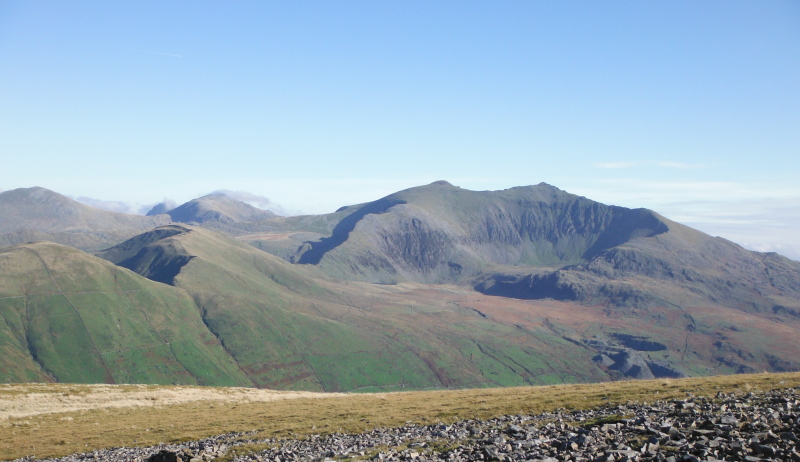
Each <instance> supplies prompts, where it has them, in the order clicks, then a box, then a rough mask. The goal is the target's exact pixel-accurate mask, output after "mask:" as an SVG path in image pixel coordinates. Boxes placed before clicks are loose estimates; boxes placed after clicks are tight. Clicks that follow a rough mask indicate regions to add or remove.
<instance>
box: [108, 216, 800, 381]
mask: <svg viewBox="0 0 800 462" xmlns="http://www.w3.org/2000/svg"><path fill="white" fill-rule="evenodd" d="M102 255H104V256H105V257H106V258H109V259H111V260H112V261H116V262H119V263H120V264H122V265H124V266H128V267H130V268H131V269H134V270H135V271H137V272H139V273H141V274H143V275H148V277H152V278H165V276H164V272H163V271H165V270H166V269H168V270H169V272H168V273H169V280H170V281H171V283H173V284H174V285H176V286H177V287H180V288H182V289H184V290H186V291H187V292H188V293H189V294H191V295H192V297H193V298H194V300H195V302H196V303H197V305H198V306H199V307H200V309H201V310H202V313H203V320H204V321H205V323H206V324H207V325H208V326H209V328H210V330H211V331H212V332H213V333H214V334H215V335H216V336H217V337H218V338H219V339H220V341H221V342H222V343H223V344H224V345H225V347H226V349H227V351H228V352H230V354H231V355H232V357H233V358H235V360H236V361H237V363H238V364H239V366H240V368H241V369H242V371H244V372H245V373H246V374H247V375H248V377H249V378H250V379H251V380H252V381H253V383H255V384H256V385H257V386H260V387H268V388H275V389H294V390H299V389H303V390H318V391H355V390H358V391H379V390H402V389H420V388H459V387H486V386H515V385H525V384H545V383H569V382H581V381H600V380H608V379H614V378H622V377H626V376H630V377H638V378H647V377H653V376H654V375H655V376H679V375H681V374H690V375H710V374H720V373H723V374H728V373H735V372H747V371H751V372H752V371H761V370H773V371H774V370H793V369H794V368H796V367H797V365H796V364H795V363H794V362H793V361H795V360H794V359H793V358H796V357H800V345H797V344H796V342H794V340H793V339H794V338H795V337H796V335H797V332H798V331H800V320H798V319H796V318H794V317H793V316H791V315H786V314H775V313H769V314H764V313H758V312H756V313H745V312H742V311H740V310H732V309H730V308H727V307H725V306H722V305H715V304H707V305H686V306H680V305H677V306H676V305H670V304H664V305H660V306H651V307H647V308H644V307H642V308H639V307H637V306H621V307H613V306H592V305H585V304H575V303H559V302H554V301H547V300H541V301H536V300H533V301H526V300H514V299H509V298H504V297H492V296H486V295H482V294H480V293H476V292H474V291H472V290H470V289H469V288H467V287H457V286H431V285H424V284H418V283H403V284H396V285H376V284H368V283H360V282H343V281H336V280H332V279H326V278H325V277H322V276H321V275H320V273H319V272H317V268H316V267H315V266H312V265H292V264H290V263H288V262H286V261H284V260H282V259H280V258H277V257H275V256H273V255H269V254H266V253H264V252H261V251H259V250H257V249H254V248H252V247H250V246H247V245H245V244H243V243H241V242H238V241H236V240H234V239H231V238H228V237H225V236H223V235H220V234H217V233H213V232H211V231H208V230H204V229H200V228H193V227H188V226H183V225H181V226H177V225H173V226H170V227H165V228H159V229H157V230H154V231H153V232H150V233H146V234H144V235H141V236H139V237H137V238H136V239H132V240H130V241H128V242H126V243H124V244H122V245H120V246H118V247H116V248H114V249H111V250H109V251H108V252H105V253H103V254H102ZM662 286H663V287H667V288H669V287H670V286H669V285H668V284H662ZM765 340H768V341H765ZM774 345H780V348H777V347H775V346H774Z"/></svg>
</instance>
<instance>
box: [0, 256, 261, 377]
mask: <svg viewBox="0 0 800 462" xmlns="http://www.w3.org/2000/svg"><path fill="white" fill-rule="evenodd" d="M0 275H1V276H0V366H1V367H0V380H2V381H3V382H19V381H23V382H24V381H36V382H49V381H59V382H80V383H162V384H171V383H179V384H201V385H227V386H248V385H252V382H251V381H250V380H249V379H248V378H247V377H245V376H244V374H242V372H241V371H240V370H239V369H238V367H237V365H236V363H235V361H234V360H233V359H232V358H231V357H230V355H228V353H227V352H226V351H225V349H224V348H223V346H222V345H221V344H220V343H219V341H218V340H217V339H216V338H215V337H214V335H212V334H211V333H210V332H209V331H208V329H207V328H206V326H205V325H204V324H203V321H202V319H201V317H200V313H199V312H198V310H197V307H196V306H195V305H194V302H193V299H192V298H191V297H190V296H189V295H188V294H187V293H186V292H185V291H183V290H181V289H178V288H174V287H170V286H167V285H164V284H159V283H156V282H153V281H150V280H148V279H145V278H144V277H141V276H139V275H138V274H135V273H133V272H131V271H128V270H126V269H123V268H120V267H118V266H115V265H113V264H111V263H109V262H107V261H105V260H102V259H100V258H97V257H94V256H92V255H89V254H86V253H84V252H81V251H79V250H76V249H73V248H71V247H66V246H63V245H59V244H55V243H51V242H36V243H32V244H25V245H19V246H15V247H10V248H5V249H0Z"/></svg>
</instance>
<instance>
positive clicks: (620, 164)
mask: <svg viewBox="0 0 800 462" xmlns="http://www.w3.org/2000/svg"><path fill="white" fill-rule="evenodd" d="M640 165H642V163H641V162H595V164H594V166H595V167H600V168H631V167H638V166H640Z"/></svg>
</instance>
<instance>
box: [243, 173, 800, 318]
mask: <svg viewBox="0 0 800 462" xmlns="http://www.w3.org/2000/svg"><path fill="white" fill-rule="evenodd" d="M330 217H331V218H333V217H335V218H336V219H337V220H338V222H336V223H335V225H334V226H333V227H332V229H331V231H330V233H329V234H328V235H327V236H323V237H320V238H316V239H313V240H307V241H305V242H303V243H300V246H299V248H298V249H297V250H296V251H295V253H294V254H291V255H287V254H286V251H285V249H280V247H279V246H277V245H276V244H272V245H264V243H265V242H266V241H267V236H264V235H261V236H259V237H258V238H250V237H248V236H242V237H241V239H243V240H245V241H248V242H251V243H253V244H255V245H258V246H259V247H260V248H262V249H264V250H266V251H273V252H275V253H276V254H277V255H281V256H283V257H285V258H287V259H289V260H290V261H292V262H296V263H300V264H306V265H313V266H316V267H318V268H320V269H321V270H322V271H324V272H326V273H327V274H329V275H333V276H336V277H338V278H345V279H352V280H361V281H367V282H374V283H396V282H399V281H416V282H423V283H435V284H440V283H459V284H471V285H473V286H474V287H475V288H476V289H477V290H479V291H481V292H483V293H486V294H491V295H501V296H508V297H514V298H525V299H556V300H564V301H578V302H582V303H603V304H611V305H615V306H623V305H628V306H629V305H637V306H655V305H661V304H665V303H666V304H677V305H687V304H691V305H700V304H709V303H713V304H724V305H727V306H731V307H736V308H738V309H742V310H750V311H758V312H764V313H768V312H771V311H773V310H785V311H787V312H798V313H800V305H798V303H797V300H800V262H795V261H792V260H789V259H786V258H784V257H781V256H779V255H777V254H764V253H759V252H752V251H748V250H745V249H743V248H742V247H740V246H738V245H736V244H734V243H732V242H730V241H727V240H725V239H722V238H714V237H711V236H708V235H707V234H704V233H701V232H699V231H696V230H694V229H691V228H689V227H687V226H684V225H681V224H678V223H675V222H673V221H670V220H668V219H666V218H664V217H662V216H660V215H658V214H657V213H655V212H653V211H650V210H646V209H628V208H624V207H615V206H608V205H604V204H601V203H598V202H595V201H592V200H589V199H587V198H585V197H580V196H576V195H573V194H569V193H567V192H564V191H562V190H560V189H558V188H555V187H553V186H550V185H547V184H544V183H542V184H539V185H536V186H528V187H519V188H511V189H507V190H503V191H480V192H479V191H468V190H464V189H461V188H458V187H455V186H452V185H451V184H449V183H447V182H443V181H440V182H435V183H432V184H430V185H427V186H422V187H416V188H411V189H407V190H405V191H400V192H398V193H395V194H391V195H389V196H386V197H384V198H382V199H379V200H377V201H374V202H369V203H366V204H360V205H355V206H350V207H344V208H342V209H340V210H339V211H337V213H336V214H331V215H330ZM331 221H334V220H331ZM301 225H302V224H301ZM301 229H302V227H298V231H299V230H301ZM282 236H284V237H283V240H284V241H286V240H291V239H289V236H294V237H297V236H299V234H294V235H291V234H287V233H284V234H283V235H282ZM277 240H280V239H273V241H277ZM294 243H297V239H294ZM259 244H260V245H259Z"/></svg>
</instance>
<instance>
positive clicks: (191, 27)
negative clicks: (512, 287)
mask: <svg viewBox="0 0 800 462" xmlns="http://www.w3.org/2000/svg"><path fill="white" fill-rule="evenodd" d="M798 127H800V3H798V2H796V1H760V2H754V1H724V2H723V1H707V2H704V1H699V2H698V1H685V2H684V1H670V2H661V1H659V2H656V1H641V0H637V1H609V2H594V1H591V2H590V1H563V2H544V1H519V2H516V1H501V2H490V1H483V2H469V1H459V2H445V1H441V2H431V1H419V2H415V1H402V2H401V1H380V2H345V1H342V2H328V1H324V2H312V1H303V2H178V1H175V2H148V1H136V2H133V1H119V2H105V1H103V2H99V1H98V2H92V1H83V2H49V1H36V2H30V1H4V2H0V159H1V160H2V164H1V165H2V169H0V189H1V190H9V189H13V188H17V187H29V186H34V185H36V186H43V187H46V188H49V189H52V190H55V191H57V192H60V193H62V194H67V195H70V196H72V197H75V198H82V200H84V201H87V202H91V203H95V204H100V205H103V204H102V201H109V202H108V203H106V204H105V206H107V207H111V208H117V209H119V208H127V209H129V210H131V211H136V210H138V209H139V208H140V207H143V206H146V205H150V204H153V203H156V202H159V201H161V200H163V199H165V198H169V199H172V200H175V201H177V202H183V201H186V200H189V199H192V198H194V197H198V196H200V195H203V194H207V193H209V192H211V191H215V190H219V189H226V190H231V191H239V192H242V197H250V198H254V200H256V201H257V202H255V203H257V204H259V205H261V206H265V205H266V206H269V207H273V208H276V209H278V210H279V211H283V212H284V213H299V212H304V213H320V212H328V211H332V210H335V209H336V208H338V207H339V206H341V205H346V204H352V203H359V202H364V201H368V200H373V199H377V198H379V197H381V196H384V195H386V194H389V193H391V192H394V191H396V190H400V189H404V188H407V187H411V186H415V185H419V184H425V183H429V182H431V181H434V180H439V179H446V180H448V181H450V182H451V183H453V184H456V185H458V186H461V187H464V188H468V189H476V190H489V189H504V188H508V187H513V186H519V185H527V184H536V183H539V182H542V181H544V182H547V183H550V184H553V185H555V186H558V187H560V188H561V189H565V190H567V191H569V192H573V193H577V194H581V195H585V196H587V197H589V198H592V199H595V200H598V201H601V202H605V203H610V204H616V205H623V206H627V207H647V208H652V209H654V210H656V211H658V212H660V213H662V214H663V215H665V216H667V217H669V218H672V219H674V220H677V221H680V222H683V223H687V224H689V225H691V226H694V227H697V228H698V229H701V230H703V231H706V232H708V233H710V234H713V235H721V236H723V237H726V238H728V239H731V240H734V241H735V242H738V243H740V244H742V245H744V246H746V247H748V248H752V249H756V250H762V251H768V250H774V251H778V252H780V253H783V254H785V255H787V256H790V257H792V258H795V259H800V239H799V237H800V232H798V231H797V230H798V228H799V227H800V184H799V183H800V181H798V180H800V178H799V177H800V175H798V173H800V168H798V167H799V166H800V162H798V160H797V159H798V158H800V156H798V154H800V128H798ZM259 198H261V199H259ZM267 198H268V200H269V201H270V202H269V204H268V203H267Z"/></svg>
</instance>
